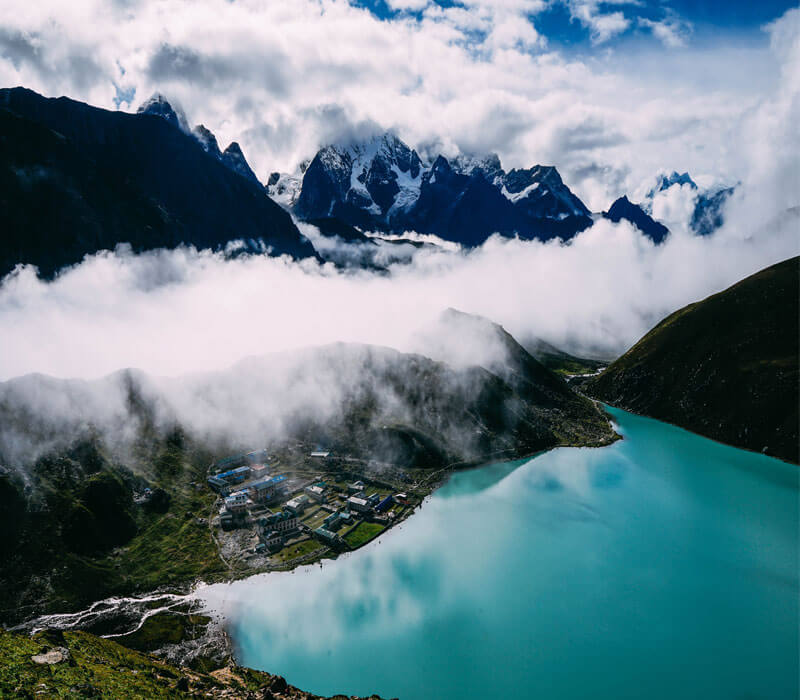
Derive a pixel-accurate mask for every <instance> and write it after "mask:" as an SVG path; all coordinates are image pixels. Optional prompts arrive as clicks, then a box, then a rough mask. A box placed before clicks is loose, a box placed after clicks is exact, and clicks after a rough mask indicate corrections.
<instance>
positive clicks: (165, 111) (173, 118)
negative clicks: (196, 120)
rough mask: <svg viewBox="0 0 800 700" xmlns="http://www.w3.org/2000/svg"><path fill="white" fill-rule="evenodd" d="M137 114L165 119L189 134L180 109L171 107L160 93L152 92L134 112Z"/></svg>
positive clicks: (187, 125)
mask: <svg viewBox="0 0 800 700" xmlns="http://www.w3.org/2000/svg"><path fill="white" fill-rule="evenodd" d="M136 113H137V114H152V115H153V116H156V117H161V118H162V119H165V120H166V121H168V122H169V123H170V124H172V125H173V126H175V127H177V128H179V129H181V130H182V131H185V132H187V133H188V132H189V123H188V122H187V120H186V115H185V114H184V113H183V110H182V109H181V108H180V107H177V108H176V107H173V106H172V104H171V103H170V102H169V100H168V99H167V98H166V97H165V96H164V95H163V94H162V93H160V92H154V93H153V94H152V95H151V96H150V97H149V98H148V99H146V100H145V101H144V102H142V104H140V105H139V108H138V109H137V110H136Z"/></svg>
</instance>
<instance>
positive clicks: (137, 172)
mask: <svg viewBox="0 0 800 700" xmlns="http://www.w3.org/2000/svg"><path fill="white" fill-rule="evenodd" d="M0 218H2V220H3V236H2V239H0V275H4V274H6V273H7V272H9V271H10V270H12V269H13V268H14V266H15V265H16V264H17V263H30V264H33V265H36V266H38V267H39V269H40V271H41V273H42V274H43V275H45V276H52V275H53V274H54V273H55V272H56V271H57V270H58V269H60V268H61V267H63V266H65V265H70V264H73V263H77V262H80V260H81V259H82V258H83V256H84V255H87V254H92V253H95V252H97V251H98V250H106V249H111V250H113V249H114V247H115V246H116V245H117V244H119V243H129V244H130V245H131V247H132V248H133V250H134V251H142V250H148V249H152V248H162V247H163V248H172V247H175V246H177V245H179V244H181V243H183V244H187V245H193V246H195V247H197V248H211V249H219V248H224V246H225V245H226V244H227V243H228V242H230V241H232V240H242V241H244V242H245V244H246V245H247V246H250V247H252V249H253V250H261V249H262V248H271V249H272V252H273V254H278V255H280V254H288V255H291V256H293V257H296V258H302V257H308V256H314V255H315V252H314V249H313V246H312V245H311V244H310V243H309V241H308V240H307V239H306V238H304V237H303V236H302V235H301V234H300V232H299V231H298V230H297V227H296V226H295V225H294V223H293V222H292V220H291V217H290V216H289V214H287V213H286V212H285V211H284V210H283V209H282V208H281V207H280V206H278V205H277V204H275V202H273V201H272V200H271V199H270V198H269V197H268V196H267V195H266V194H265V193H264V190H263V188H262V187H261V186H260V185H259V184H258V183H257V182H253V181H252V180H251V179H248V178H247V177H243V176H242V175H240V174H238V173H237V172H234V171H233V170H231V169H230V168H228V167H226V166H225V165H224V164H223V163H222V162H220V161H219V160H217V159H216V158H214V157H213V156H212V155H209V154H208V153H207V152H206V151H205V150H204V149H203V147H202V146H201V144H200V143H199V142H198V141H197V140H196V139H195V138H193V137H192V136H190V135H188V134H186V133H184V132H183V131H182V130H181V129H179V128H178V127H177V126H175V125H173V124H171V123H170V122H169V121H167V120H166V119H164V118H161V117H159V116H155V115H153V114H126V113H123V112H111V111H107V110H104V109H98V108H96V107H90V106H89V105H86V104H83V103H81V102H76V101H74V100H70V99H67V98H65V97H60V98H57V99H49V98H45V97H42V96H41V95H38V94H37V93H35V92H33V91H31V90H26V89H24V88H11V89H2V90H0Z"/></svg>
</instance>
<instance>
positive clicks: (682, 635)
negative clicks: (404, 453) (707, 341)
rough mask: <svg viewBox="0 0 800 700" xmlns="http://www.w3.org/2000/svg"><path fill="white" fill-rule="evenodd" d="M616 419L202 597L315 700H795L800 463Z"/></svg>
mask: <svg viewBox="0 0 800 700" xmlns="http://www.w3.org/2000/svg"><path fill="white" fill-rule="evenodd" d="M610 412H611V413H612V415H613V416H614V419H615V420H616V421H617V423H618V428H619V431H620V432H621V433H622V434H623V435H624V436H625V440H623V441H621V442H618V443H616V444H615V445H613V446H611V447H608V448H603V449H569V448H564V449H558V450H553V451H551V452H548V453H546V454H543V455H541V456H538V457H536V458H535V459H532V460H525V461H521V462H515V463H506V464H499V465H492V466H487V467H484V468H481V469H476V470H473V471H468V472H461V473H458V474H455V475H454V476H453V477H452V479H451V480H450V481H449V482H448V483H447V484H446V485H445V486H444V487H443V488H441V489H440V490H438V491H437V492H436V493H435V494H434V495H433V496H432V497H431V498H430V499H429V500H428V501H426V503H425V504H424V505H423V507H422V509H421V510H420V511H419V512H418V513H416V514H415V515H414V516H413V517H412V518H410V519H409V520H408V521H406V522H405V523H404V524H403V525H401V526H400V527H398V528H395V529H394V530H392V531H391V532H389V533H387V534H386V535H385V536H384V537H381V538H379V539H378V540H377V541H375V542H373V543H371V544H370V545H368V546H367V547H365V548H364V549H361V550H359V551H357V552H355V553H353V554H351V555H347V556H344V557H341V558H339V559H338V560H336V561H333V562H326V563H325V564H324V565H323V566H322V567H320V566H318V565H317V566H311V567H306V568H304V569H300V570H297V571H296V572H294V573H286V574H270V575H267V576H257V577H253V578H251V579H248V580H246V581H240V582H237V583H235V584H232V585H223V586H211V587H209V588H207V589H205V590H204V591H202V595H203V596H204V597H205V598H206V599H207V600H208V601H209V604H210V605H212V606H214V607H216V608H217V609H218V610H222V611H223V612H224V614H225V615H226V616H227V618H228V620H229V621H230V624H231V632H232V636H233V638H234V641H235V643H236V644H237V647H238V660H239V661H240V662H241V663H242V664H245V665H247V666H252V667H255V668H260V669H264V670H268V671H270V672H272V673H279V674H281V675H284V676H285V677H286V678H287V680H288V681H289V682H290V683H292V684H294V685H297V686H299V687H301V688H303V689H304V690H309V691H313V692H315V693H319V694H325V695H330V694H333V693H346V694H348V695H349V694H359V695H368V694H370V693H379V694H381V695H382V696H383V697H385V698H390V697H400V698H402V699H404V700H412V699H418V698H424V699H426V700H427V699H429V698H430V699H437V700H438V699H450V698H453V699H455V698H458V699H464V698H480V699H482V700H483V699H487V698H504V699H506V698H547V699H556V698H557V699H571V698H576V699H577V698H580V699H581V700H585V699H586V698H592V699H595V700H596V699H598V698H603V699H605V698H608V699H611V698H613V699H615V700H619V699H621V698H637V699H638V698H648V699H649V700H653V699H660V698H664V699H665V700H666V699H669V700H675V699H676V698H703V699H704V700H711V699H714V698H720V699H722V698H725V699H736V698H741V699H745V698H748V699H749V698H781V699H783V698H785V699H787V700H793V699H795V698H797V697H798V596H799V595H800V588H799V587H798V474H799V473H800V472H798V469H797V467H794V466H792V465H788V464H784V463H782V462H779V461H777V460H773V459H770V458H767V457H763V456H761V455H756V454H753V453H749V452H744V451H741V450H737V449H734V448H731V447H726V446H723V445H720V444H717V443H714V442H712V441H709V440H706V439H703V438H700V437H697V436H696V435H692V434H690V433H687V432H685V431H682V430H680V429H678V428H674V427H672V426H669V425H666V424H664V423H660V422H658V421H654V420H650V419H646V418H641V417H638V416H634V415H631V414H628V413H625V412H622V411H618V410H614V409H610Z"/></svg>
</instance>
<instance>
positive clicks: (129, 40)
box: [0, 0, 790, 210]
mask: <svg viewBox="0 0 800 700" xmlns="http://www.w3.org/2000/svg"><path fill="white" fill-rule="evenodd" d="M390 5H391V6H392V7H393V8H394V9H396V10H398V11H399V12H398V14H396V15H395V16H393V17H391V18H390V19H384V20H381V19H379V18H377V17H376V16H375V15H373V14H372V13H370V12H369V11H368V10H366V9H364V8H362V7H356V6H354V5H352V4H350V3H348V2H346V1H345V0H294V1H293V2H290V3H275V2H273V3H264V2H256V1H255V0H241V1H237V2H235V3H231V2H228V1H227V0H206V1H204V2H202V3H186V2H183V1H182V0H136V1H126V2H107V1H105V0H80V2H73V3H70V4H69V5H68V6H67V5H65V4H64V3H63V2H61V1H60V0H42V1H41V2H36V3H22V2H19V1H18V0H0V11H1V12H2V17H3V20H2V26H1V27H0V84H2V85H15V84H23V85H25V86H27V87H30V88H33V89H35V90H38V91H41V92H43V93H45V94H48V95H61V94H66V95H68V96H70V97H74V98H77V99H81V100H85V101H89V102H91V103H93V104H97V105H99V106H104V107H108V108H114V107H115V106H119V107H120V108H122V109H133V108H134V107H135V106H136V105H137V104H138V103H139V102H141V101H142V100H144V99H146V98H147V97H148V96H149V95H150V94H151V93H152V92H154V91H156V90H158V91H161V92H164V93H165V94H166V95H167V96H168V97H169V98H170V99H172V100H175V101H177V102H179V103H180V104H182V106H183V107H184V109H185V111H186V112H187V114H188V115H189V116H190V118H191V119H192V121H193V123H203V124H205V125H206V126H207V127H209V128H210V129H212V131H214V132H215V133H216V134H217V136H218V137H219V139H220V142H221V143H222V144H223V145H224V144H227V143H229V142H230V141H232V140H237V141H239V143H241V145H242V147H243V148H244V151H245V154H246V155H247V157H248V159H249V160H250V161H251V163H252V165H253V166H254V169H255V171H256V173H257V175H258V176H259V177H260V178H261V179H262V181H264V180H266V177H267V174H268V173H269V172H271V171H276V170H277V171H290V170H292V169H294V167H295V166H296V165H297V164H298V163H299V162H300V161H301V160H302V159H304V158H308V157H310V156H312V155H313V154H314V152H315V151H316V149H317V148H318V147H319V146H320V145H321V144H324V143H326V142H330V141H332V140H336V139H338V138H340V137H342V136H347V135H348V134H351V133H352V132H353V130H354V128H355V127H356V126H357V125H363V124H367V123H372V124H380V125H381V126H382V127H385V128H394V129H396V130H397V132H398V133H399V135H400V136H401V137H403V138H404V139H405V140H406V141H407V142H409V143H412V144H419V145H422V146H424V145H425V144H431V145H433V144H435V145H436V147H437V148H441V149H443V150H444V151H445V152H455V151H457V150H462V151H475V152H484V151H497V152H498V153H499V154H500V156H501V157H502V159H503V162H504V164H505V165H506V167H517V166H525V167H528V166H530V165H533V164H535V163H544V164H556V165H558V166H559V168H560V169H561V170H562V172H563V173H564V174H565V176H566V181H567V182H568V183H569V184H570V186H572V187H574V188H575V189H576V191H577V193H578V194H579V195H580V196H581V198H583V199H584V200H585V201H586V202H587V204H588V205H589V206H590V207H591V208H592V209H594V210H600V209H604V208H606V207H607V206H608V204H609V203H610V202H611V201H612V200H613V199H614V198H616V197H617V196H619V195H621V194H622V193H623V192H625V191H628V192H630V191H632V189H633V188H635V187H636V186H638V185H639V184H640V183H641V182H642V181H643V180H644V179H646V178H648V177H650V176H652V174H653V173H654V172H656V171H657V170H659V169H661V168H666V169H668V170H672V169H677V170H679V171H684V170H689V171H690V172H691V173H692V175H693V176H695V177H698V176H703V175H707V176H709V177H711V178H715V179H719V178H722V179H725V178H728V179H730V178H734V179H739V178H741V177H742V173H743V170H744V168H745V165H746V164H745V162H744V161H743V159H742V158H741V157H740V153H739V150H738V148H736V147H733V145H734V144H739V143H740V141H741V139H740V138H739V137H740V134H741V124H742V120H743V119H744V118H746V116H747V114H748V113H749V112H750V111H751V110H753V109H754V108H755V107H756V105H758V104H759V102H760V101H761V100H763V99H765V98H766V97H767V96H768V95H769V94H770V93H772V92H773V91H774V90H775V89H776V86H777V85H778V84H779V83H780V82H781V81H786V80H788V78H789V77H790V76H786V75H784V76H781V74H780V70H779V64H778V59H777V58H776V56H775V54H774V53H773V52H771V51H770V50H769V48H768V47H767V45H766V41H763V42H761V43H759V42H748V41H744V40H740V39H737V38H735V37H734V38H731V37H730V36H727V37H726V38H725V39H724V40H722V41H719V42H718V43H716V44H711V45H698V46H693V45H691V44H689V45H686V46H682V44H686V42H687V39H686V37H687V33H688V30H687V27H686V26H685V23H683V24H682V23H681V21H680V20H679V19H678V18H675V17H673V16H671V15H665V16H664V18H662V19H656V20H654V19H647V18H645V17H643V18H642V19H641V21H634V20H635V19H636V16H635V15H636V13H637V12H638V11H639V9H643V8H639V3H618V2H611V3H609V2H604V3H598V2H594V1H593V0H592V1H589V0H569V1H568V2H565V3H564V4H563V6H564V7H566V8H567V11H568V13H569V16H570V17H571V18H572V21H573V23H574V24H575V26H584V27H586V28H588V30H589V31H590V33H591V38H592V41H593V42H594V44H595V48H596V49H597V50H596V51H594V52H593V53H592V54H590V55H584V54H580V53H573V52H569V51H566V50H564V49H562V48H559V47H558V46H557V45H556V44H554V43H552V42H550V41H549V40H548V38H547V37H546V36H544V35H542V34H541V33H540V31H539V30H537V26H538V24H539V19H540V17H541V16H542V13H544V12H546V11H547V10H548V9H551V7H552V3H548V2H544V1H543V0H512V1H507V2H497V1H496V0H467V1H466V2H464V3H461V4H460V6H454V7H447V8H443V7H440V6H439V5H436V4H434V3H430V2H422V1H418V0H397V1H394V2H392V3H390ZM630 27H638V28H639V29H637V30H636V31H641V32H643V33H644V34H643V35H642V38H641V41H639V42H638V43H637V42H633V43H631V45H630V46H627V47H626V50H625V51H614V50H613V49H611V48H610V47H608V42H609V40H610V39H612V38H613V37H615V36H617V35H619V33H620V32H623V31H627V30H629V28H630ZM662 42H663V43H662ZM665 45H666V46H665ZM601 47H602V48H601ZM607 47H608V48H607Z"/></svg>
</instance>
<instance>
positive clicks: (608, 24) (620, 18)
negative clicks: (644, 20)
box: [568, 0, 631, 44]
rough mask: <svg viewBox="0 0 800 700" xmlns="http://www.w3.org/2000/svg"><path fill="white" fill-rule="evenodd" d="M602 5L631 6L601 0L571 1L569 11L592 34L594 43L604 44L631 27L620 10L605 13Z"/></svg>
mask: <svg viewBox="0 0 800 700" xmlns="http://www.w3.org/2000/svg"><path fill="white" fill-rule="evenodd" d="M601 4H602V5H614V4H626V5H627V4H629V3H627V2H625V3H615V2H604V3H601V2H600V0H569V2H568V5H569V11H570V14H571V16H572V17H573V18H574V19H577V20H578V21H579V22H580V23H581V24H583V25H584V26H585V27H587V28H588V29H589V31H590V33H591V37H592V42H593V43H595V44H602V43H604V42H606V41H608V40H609V39H612V38H614V37H615V36H617V35H618V34H622V32H624V31H625V30H626V29H628V27H630V25H631V22H630V20H629V19H628V18H627V17H625V14H624V13H623V12H622V11H620V10H614V11H613V12H605V11H603V10H602V9H601V7H600V6H601Z"/></svg>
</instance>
